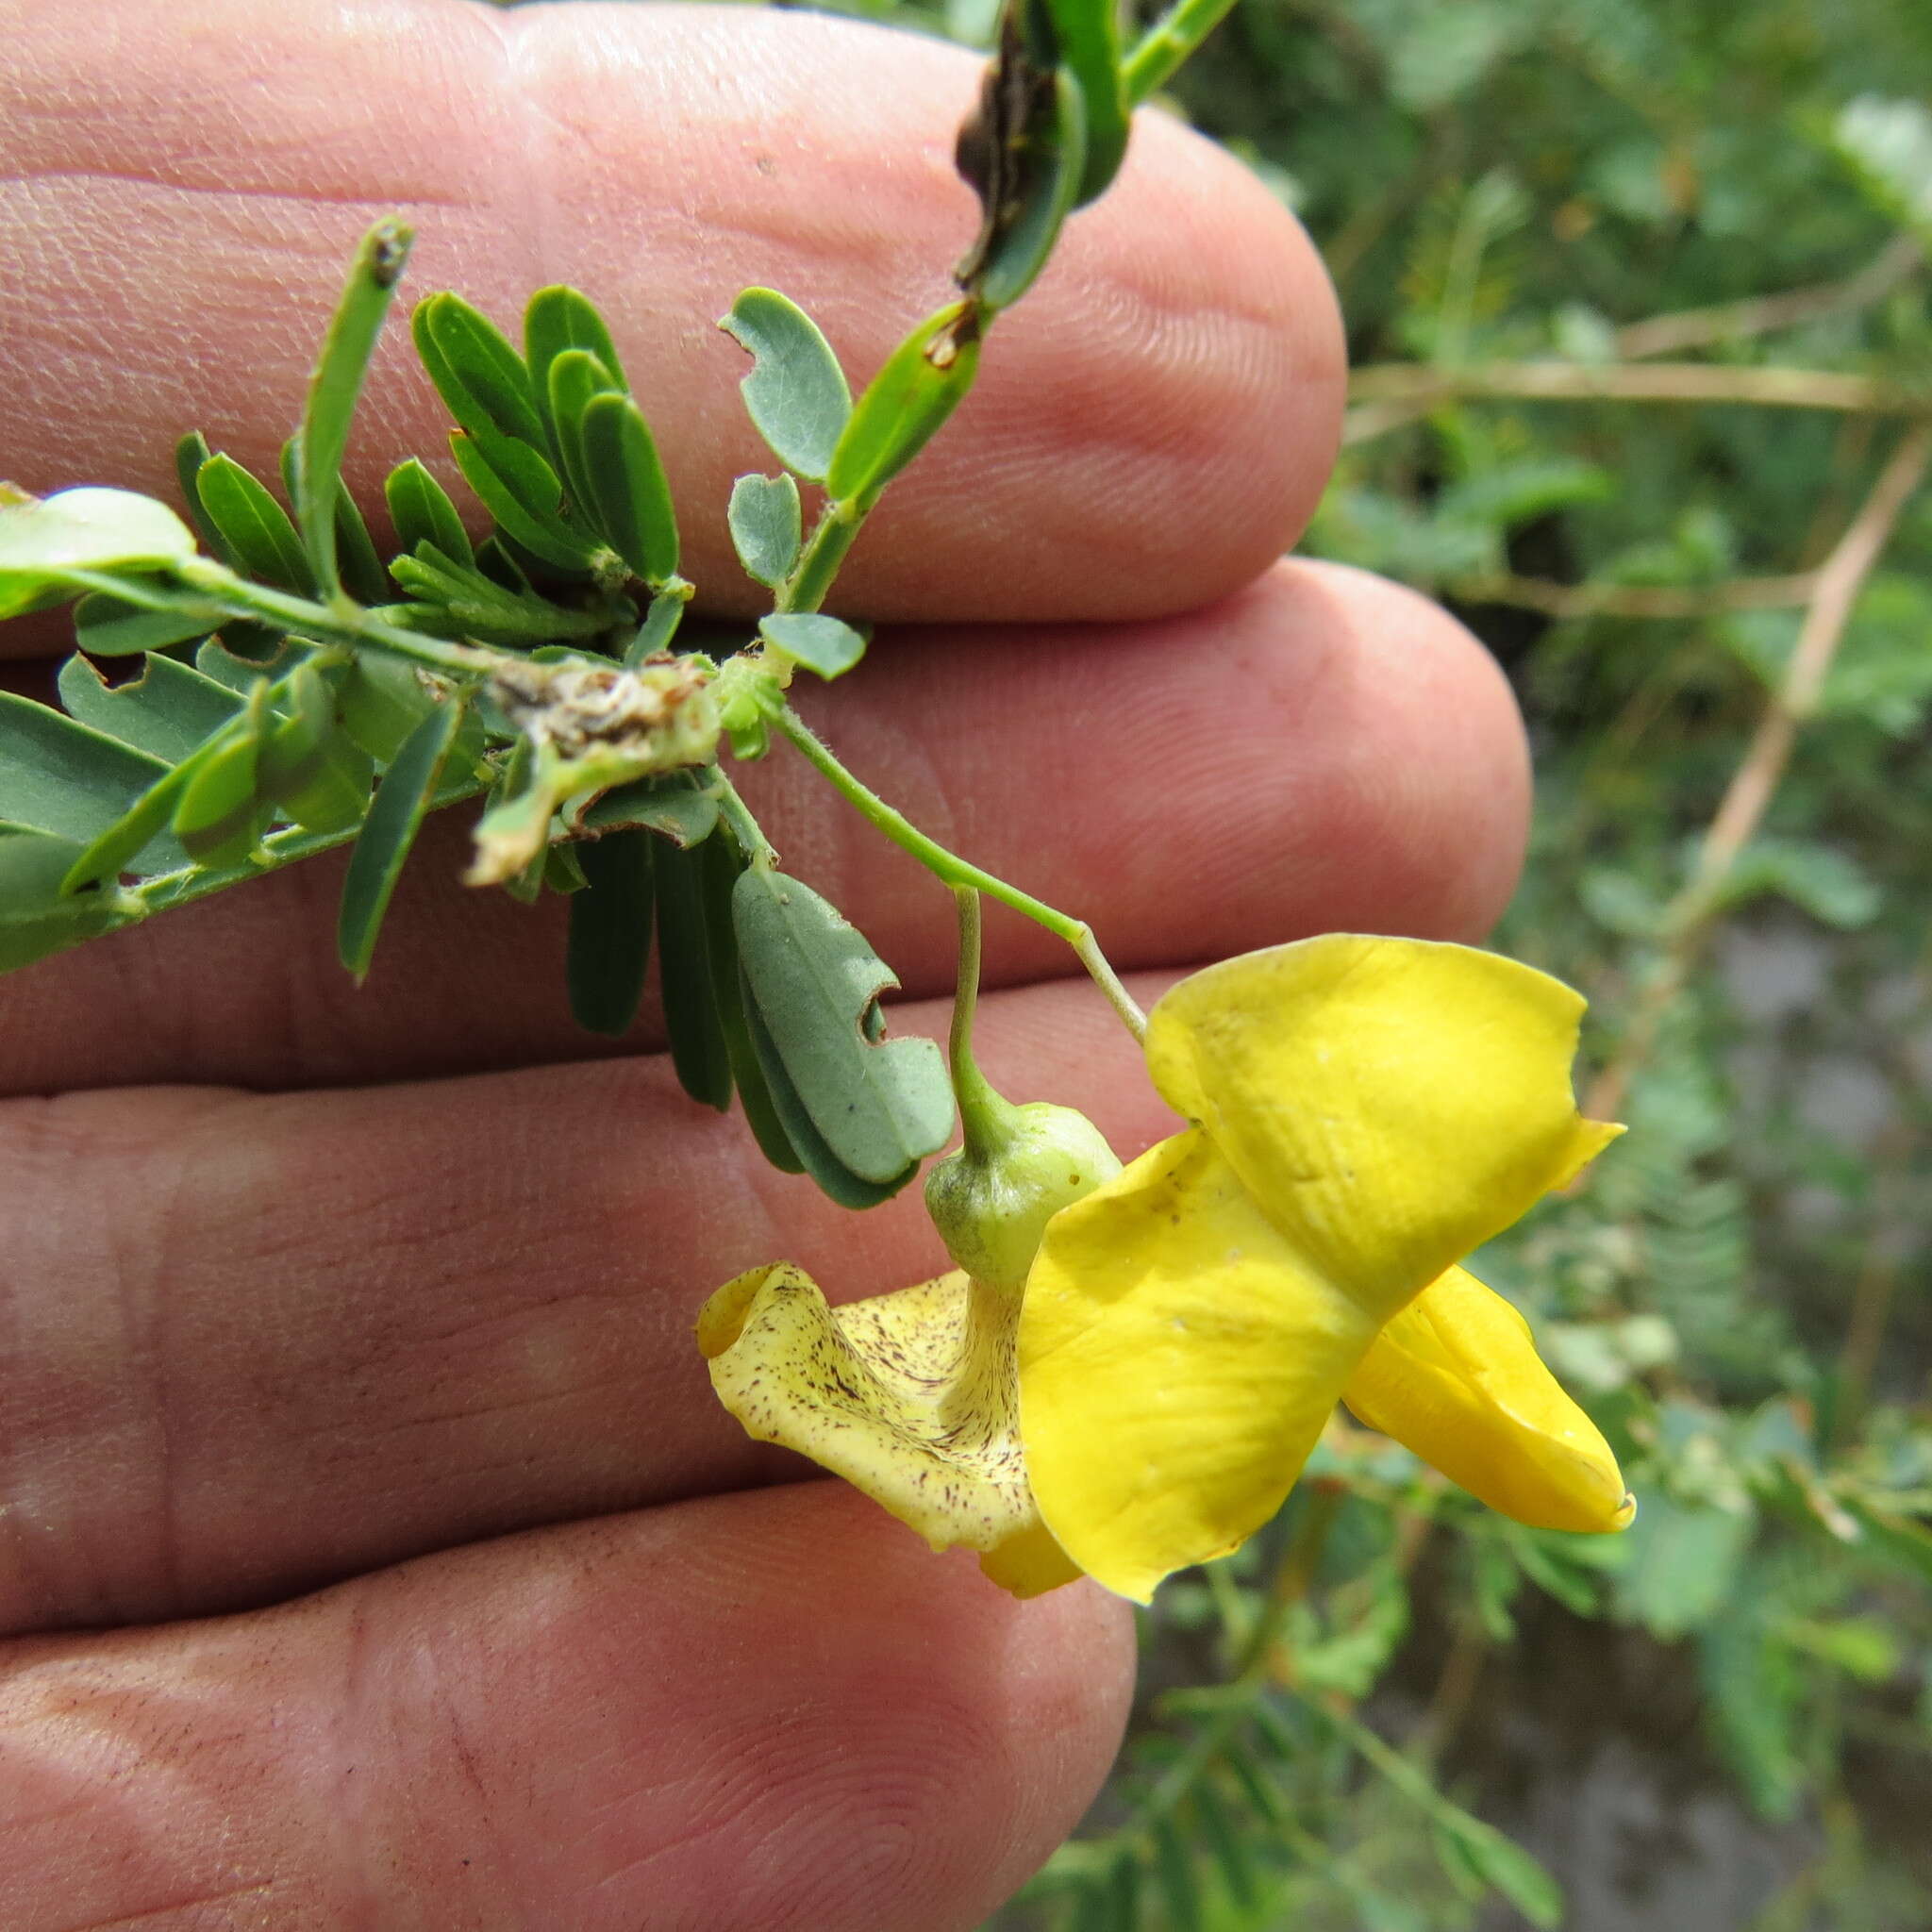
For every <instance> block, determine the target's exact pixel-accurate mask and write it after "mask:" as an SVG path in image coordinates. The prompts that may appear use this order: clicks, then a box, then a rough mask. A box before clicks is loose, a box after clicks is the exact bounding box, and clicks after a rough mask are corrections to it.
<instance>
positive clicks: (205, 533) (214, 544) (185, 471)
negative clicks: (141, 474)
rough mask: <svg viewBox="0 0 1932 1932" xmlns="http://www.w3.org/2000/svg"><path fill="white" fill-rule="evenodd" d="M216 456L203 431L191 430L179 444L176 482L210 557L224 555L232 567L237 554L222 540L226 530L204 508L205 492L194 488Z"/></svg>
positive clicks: (176, 452) (178, 441)
mask: <svg viewBox="0 0 1932 1932" xmlns="http://www.w3.org/2000/svg"><path fill="white" fill-rule="evenodd" d="M213 455H214V452H213V451H212V450H211V449H209V448H208V438H207V437H205V436H204V435H203V434H202V433H201V431H200V430H198V429H191V430H190V431H189V432H188V433H187V435H185V436H183V437H180V438H178V439H177V440H176V441H175V483H176V484H177V485H178V486H179V488H180V491H181V500H182V502H183V503H185V504H186V505H187V506H188V514H189V515H190V516H191V517H192V519H193V521H194V527H195V530H196V531H197V533H198V534H199V535H200V538H201V541H202V543H203V545H204V546H205V547H206V549H207V550H208V554H209V555H210V556H212V557H218V558H221V560H222V561H223V562H224V563H225V564H227V565H228V566H229V567H230V568H231V569H232V568H233V566H234V562H235V558H234V555H233V553H232V552H231V551H230V550H229V548H228V546H227V545H226V544H225V543H224V542H223V541H222V533H221V532H220V531H219V530H218V529H216V528H215V526H214V525H213V524H212V523H211V522H210V521H209V518H208V511H207V510H205V509H203V508H202V507H201V491H198V490H197V489H196V488H195V487H194V479H195V478H196V477H197V476H199V475H201V466H202V464H204V463H205V462H207V461H208V459H209V458H211V457H212V456H213Z"/></svg>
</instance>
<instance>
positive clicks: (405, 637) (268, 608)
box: [175, 558, 501, 677]
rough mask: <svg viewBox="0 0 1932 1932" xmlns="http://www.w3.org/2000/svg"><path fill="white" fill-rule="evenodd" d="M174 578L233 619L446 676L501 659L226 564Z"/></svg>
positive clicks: (201, 564) (202, 566)
mask: <svg viewBox="0 0 1932 1932" xmlns="http://www.w3.org/2000/svg"><path fill="white" fill-rule="evenodd" d="M175 575H176V576H177V577H179V579H180V580H181V582H182V583H183V584H185V585H186V586H187V587H188V589H189V590H191V591H198V592H199V593H200V594H201V595H203V596H205V597H208V599H209V600H210V601H211V602H214V603H218V604H220V605H221V606H223V607H224V608H225V610H226V611H227V612H228V614H229V615H231V616H238V617H258V618H262V619H265V620H266V621H267V622H268V623H270V624H272V625H276V626H277V627H278V628H280V629H282V630H291V631H296V632H299V633H300V634H301V635H302V636H303V637H308V638H334V639H340V640H341V641H343V642H345V643H354V644H361V645H365V646H367V647H368V648H370V649H372V650H376V651H384V652H387V653H388V654H389V655H390V656H391V657H392V658H408V659H410V661H411V662H413V663H417V664H422V665H425V666H427V667H428V668H429V669H430V670H432V671H440V672H441V673H442V674H443V675H446V676H450V675H454V676H458V677H475V676H477V675H488V673H490V672H491V670H493V669H494V668H495V666H496V665H497V663H498V662H500V661H501V660H500V658H499V656H498V654H497V653H496V652H494V651H479V650H477V649H475V647H474V646H473V645H470V644H453V643H450V642H449V641H447V640H445V639H442V638H430V637H422V636H419V635H418V634H417V633H416V632H414V631H408V630H404V629H402V628H400V627H399V626H398V625H392V624H386V623H384V622H383V620H382V619H381V618H379V617H376V616H374V615H373V614H372V613H371V612H370V611H368V610H367V609H365V608H363V607H362V606H361V605H359V604H357V603H354V602H352V601H351V600H350V599H348V598H346V597H344V598H341V599H338V600H336V601H334V602H331V603H328V604H318V603H316V602H314V601H313V600H312V599H310V598H308V597H295V596H291V595H290V594H289V593H288V592H287V591H272V590H270V589H269V588H268V586H267V585H266V584H256V583H251V582H249V580H248V579H247V578H246V577H243V576H239V575H237V574H236V573H235V572H233V571H231V570H229V569H227V568H226V566H225V565H223V564H219V563H214V562H210V561H209V560H208V559H207V558H194V559H193V560H192V561H190V562H188V563H184V564H181V565H178V566H177V567H176V570H175Z"/></svg>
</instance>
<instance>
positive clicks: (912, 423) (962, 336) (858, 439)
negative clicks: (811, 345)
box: [825, 302, 979, 506]
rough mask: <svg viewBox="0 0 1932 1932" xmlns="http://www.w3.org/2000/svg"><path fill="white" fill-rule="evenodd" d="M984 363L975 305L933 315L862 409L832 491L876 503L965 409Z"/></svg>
mask: <svg viewBox="0 0 1932 1932" xmlns="http://www.w3.org/2000/svg"><path fill="white" fill-rule="evenodd" d="M978 366H979V338H978V335H977V332H976V328H975V326H974V323H973V320H972V305H971V304H970V303H966V302H953V303H949V304H948V305H947V306H946V307H945V308H941V309H940V310H939V311H938V313H937V314H934V315H929V316H927V317H926V319H925V320H924V322H922V323H920V324H919V325H917V326H916V327H915V328H914V329H913V330H912V332H911V333H910V334H909V335H908V336H907V338H906V339H905V341H902V342H901V343H900V344H899V346H898V347H897V348H896V349H894V350H893V351H892V353H891V356H890V357H888V358H887V359H886V366H885V367H884V368H883V369H881V370H880V371H879V373H878V374H877V375H875V376H874V377H873V379H872V381H871V383H870V384H868V385H867V387H866V391H865V393H864V394H863V395H861V396H860V397H859V399H858V403H857V404H856V405H855V406H854V408H853V411H852V416H851V419H850V420H849V421H848V422H847V423H846V425H845V428H844V431H843V433H842V434H841V436H840V438H839V445H838V447H837V448H836V449H835V450H834V451H833V452H832V460H831V462H830V464H829V465H828V466H827V468H826V474H825V490H826V492H827V493H828V494H829V495H830V496H832V497H833V498H834V499H836V500H839V501H844V500H847V499H856V500H857V501H858V502H859V503H860V504H862V505H868V506H869V505H870V504H871V502H872V500H873V499H874V497H875V496H877V494H878V492H879V491H881V490H883V489H884V488H885V487H886V485H887V484H888V483H890V482H891V480H892V478H893V477H894V476H896V475H898V474H899V472H900V471H901V470H903V469H904V468H905V467H906V465H907V464H908V463H909V462H910V461H911V460H912V458H914V457H916V456H917V455H918V454H919V452H920V451H921V450H923V449H924V447H925V445H926V444H927V443H928V442H929V441H931V440H932V438H933V437H934V436H935V435H936V434H938V432H939V428H940V425H941V424H942V423H944V421H945V420H946V418H947V417H948V416H950V415H951V414H952V413H953V411H954V410H955V409H956V408H958V406H959V404H960V402H961V401H962V400H963V399H964V397H965V395H966V392H967V391H968V390H970V389H971V388H972V387H973V377H974V371H975V370H976V369H977V368H978Z"/></svg>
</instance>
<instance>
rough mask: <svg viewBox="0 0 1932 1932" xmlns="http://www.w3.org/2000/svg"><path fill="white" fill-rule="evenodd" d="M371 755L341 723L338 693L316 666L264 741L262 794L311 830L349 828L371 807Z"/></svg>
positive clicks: (293, 689)
mask: <svg viewBox="0 0 1932 1932" xmlns="http://www.w3.org/2000/svg"><path fill="white" fill-rule="evenodd" d="M373 775H374V774H373V771H372V767H371V762H370V758H369V754H368V753H367V752H365V751H363V750H361V749H360V748H359V747H358V745H357V744H356V743H355V742H354V741H352V740H351V739H350V738H349V736H348V734H347V733H346V732H345V731H343V730H342V729H341V726H340V725H339V724H337V722H336V699H335V692H334V691H333V690H332V689H331V688H330V687H329V685H328V684H327V683H326V682H325V680H324V678H323V676H322V675H321V673H319V672H318V671H316V670H315V669H314V667H313V666H312V665H308V664H304V665H303V666H301V667H300V669H298V670H297V671H296V673H295V675H294V677H293V678H292V679H291V684H290V690H289V696H288V706H287V715H286V716H283V717H280V718H277V719H275V721H274V722H273V723H272V724H271V726H270V728H269V730H268V732H267V734H266V736H265V737H264V738H263V740H262V741H261V748H260V753H259V757H258V786H259V788H260V793H261V796H262V797H263V798H264V799H266V800H268V801H270V802H271V803H272V804H275V805H277V806H279V807H280V808H281V809H282V811H283V813H284V814H285V815H286V816H287V817H288V818H290V819H291V820H292V821H293V822H294V823H295V824H298V825H300V826H302V827H303V829H304V830H306V831H310V832H344V831H347V830H348V829H349V828H350V826H352V825H355V824H360V822H361V820H362V817H363V814H364V813H365V812H366V811H367V810H368V809H369V787H370V782H371V779H372V777H373Z"/></svg>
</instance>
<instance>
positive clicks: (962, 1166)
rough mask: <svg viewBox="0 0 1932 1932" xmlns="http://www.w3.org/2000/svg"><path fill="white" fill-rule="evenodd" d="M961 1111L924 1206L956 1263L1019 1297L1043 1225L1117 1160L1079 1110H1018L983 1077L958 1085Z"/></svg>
mask: <svg viewBox="0 0 1932 1932" xmlns="http://www.w3.org/2000/svg"><path fill="white" fill-rule="evenodd" d="M975 1089H976V1091H974V1090H975ZM959 1114H960V1119H961V1121H962V1122H963V1124H964V1125H965V1129H966V1142H965V1145H964V1146H962V1147H961V1148H959V1149H958V1152H957V1153H954V1154H949V1155H947V1157H946V1158H945V1159H943V1160H941V1161H940V1162H938V1163H937V1164H936V1165H935V1166H934V1168H933V1170H932V1172H931V1173H930V1174H928V1175H927V1176H926V1182H925V1209H926V1212H927V1213H928V1214H930V1215H931V1216H932V1223H933V1225H934V1226H935V1227H936V1228H938V1229H939V1232H940V1239H941V1241H944V1242H945V1244H946V1252H947V1253H948V1254H950V1255H951V1256H952V1257H953V1262H954V1265H955V1266H956V1267H959V1268H963V1269H964V1270H965V1271H966V1273H967V1274H970V1275H972V1276H973V1278H974V1280H975V1281H983V1282H985V1283H986V1284H987V1286H988V1287H990V1288H996V1289H1000V1290H1002V1291H1005V1292H1007V1293H1009V1294H1018V1293H1019V1292H1020V1291H1021V1290H1022V1289H1023V1288H1024V1287H1025V1285H1026V1274H1027V1271H1028V1269H1030V1268H1031V1267H1032V1266H1033V1257H1034V1256H1035V1254H1037V1253H1038V1252H1039V1248H1040V1241H1041V1236H1042V1235H1043V1234H1044V1233H1045V1232H1046V1224H1047V1223H1048V1222H1049V1221H1051V1220H1052V1219H1053V1217H1054V1216H1055V1215H1056V1214H1058V1212H1059V1211H1060V1209H1061V1208H1069V1207H1072V1205H1073V1204H1074V1202H1075V1201H1078V1200H1080V1199H1081V1198H1083V1197H1084V1196H1085V1195H1088V1194H1091V1192H1092V1191H1093V1190H1094V1189H1095V1188H1097V1187H1099V1186H1100V1184H1101V1183H1102V1182H1103V1181H1108V1180H1111V1179H1112V1178H1113V1176H1114V1175H1115V1174H1119V1173H1120V1171H1121V1163H1120V1160H1119V1158H1117V1157H1116V1156H1115V1154H1114V1151H1113V1149H1112V1148H1111V1147H1109V1146H1108V1144H1107V1141H1106V1139H1105V1137H1104V1136H1103V1135H1102V1134H1101V1131H1100V1129H1099V1128H1098V1127H1096V1126H1095V1125H1094V1124H1093V1123H1092V1122H1091V1121H1090V1120H1089V1119H1088V1118H1087V1116H1086V1115H1085V1114H1083V1113H1078V1112H1076V1111H1075V1110H1074V1108H1071V1107H1056V1106H1055V1105H1054V1104H1053V1103H1052V1102H1051V1101H1046V1100H1033V1101H1028V1102H1026V1103H1025V1104H1024V1106H1015V1105H1014V1104H1013V1103H1012V1102H1011V1101H1009V1100H1007V1099H1004V1098H1002V1097H1001V1095H999V1094H998V1093H995V1092H994V1091H993V1090H992V1089H991V1087H990V1086H988V1085H987V1084H986V1082H985V1080H984V1079H975V1080H974V1081H973V1082H968V1083H963V1084H962V1085H961V1088H960V1091H959Z"/></svg>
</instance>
